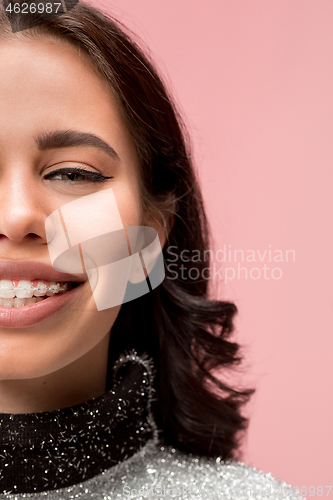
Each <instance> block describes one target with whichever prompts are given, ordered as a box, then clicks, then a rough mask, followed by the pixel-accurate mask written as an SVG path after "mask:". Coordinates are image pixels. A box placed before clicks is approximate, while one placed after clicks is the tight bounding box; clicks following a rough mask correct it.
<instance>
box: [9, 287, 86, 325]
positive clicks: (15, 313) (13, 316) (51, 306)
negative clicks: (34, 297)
mask: <svg viewBox="0 0 333 500" xmlns="http://www.w3.org/2000/svg"><path fill="white" fill-rule="evenodd" d="M82 286H83V284H81V285H79V286H77V287H76V288H72V289H71V290H69V291H68V292H65V293H61V294H58V295H54V296H53V297H48V298H47V299H44V300H41V301H40V302H36V303H35V304H29V305H27V306H20V307H3V306H0V328H1V327H5V328H22V327H25V326H33V325H36V324H38V323H40V322H42V321H44V320H46V319H49V318H50V317H51V316H52V315H53V314H56V313H57V312H58V311H60V310H61V309H62V308H63V307H65V306H66V305H68V304H69V303H70V302H72V300H73V299H74V298H75V297H76V296H77V295H78V294H79V293H80V290H81V289H82Z"/></svg>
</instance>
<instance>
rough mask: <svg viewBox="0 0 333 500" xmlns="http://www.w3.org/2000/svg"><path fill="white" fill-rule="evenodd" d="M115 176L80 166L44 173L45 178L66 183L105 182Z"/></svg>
mask: <svg viewBox="0 0 333 500" xmlns="http://www.w3.org/2000/svg"><path fill="white" fill-rule="evenodd" d="M112 178H113V177H112V176H111V177H106V176H105V175H102V174H100V173H99V172H91V171H90V170H85V169H83V168H80V167H75V168H58V169H57V170H53V171H52V172H49V173H48V174H46V175H44V179H47V180H51V181H58V180H60V181H64V182H66V183H74V182H78V183H80V182H84V181H90V182H104V181H106V180H107V179H112Z"/></svg>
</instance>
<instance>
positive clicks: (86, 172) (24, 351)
mask: <svg viewBox="0 0 333 500" xmlns="http://www.w3.org/2000/svg"><path fill="white" fill-rule="evenodd" d="M69 4H70V2H66V5H67V9H68V12H67V13H63V14H62V15H58V14H57V15H55V12H52V9H55V8H56V7H55V6H56V5H59V4H56V3H50V2H49V3H47V2H45V4H42V3H40V4H38V6H39V5H44V6H45V9H43V10H44V13H41V12H40V13H39V12H38V11H37V12H34V11H32V10H31V5H32V4H31V3H28V4H23V3H22V4H16V5H17V6H19V7H16V10H15V9H14V4H9V2H5V3H4V5H1V9H0V68H1V70H0V89H1V95H0V199H1V205H0V235H1V237H0V279H1V281H0V301H1V304H0V412H1V414H0V422H1V446H0V448H1V452H0V471H1V473H0V492H1V493H2V494H3V497H4V498H6V497H9V498H23V497H24V498H26V497H29V498H30V497H31V498H42V497H44V496H45V495H46V496H47V497H48V498H54V499H64V498H87V499H88V498H98V499H100V498H105V499H106V498H112V499H113V498H151V499H153V498H154V499H155V498H181V499H183V498H199V499H200V498H205V499H206V498H209V499H214V498H237V499H238V500H240V499H243V498H249V497H255V498H274V499H277V498H287V497H288V498H299V497H298V496H297V495H296V494H295V493H294V492H293V491H292V489H291V488H290V487H289V486H287V485H286V484H285V483H281V482H279V481H278V480H277V479H274V478H273V477H271V476H270V474H265V473H263V472H261V471H258V470H256V469H254V468H250V467H248V466H246V465H244V464H243V463H241V462H238V461H237V460H239V455H238V451H237V450H238V447H239V444H240V438H241V435H242V433H243V432H244V430H245V429H246V425H247V420H246V419H245V418H244V417H243V416H242V415H241V412H240V410H241V407H242V405H243V404H244V403H245V402H246V401H247V400H248V398H249V396H250V395H251V394H252V392H253V390H252V389H248V390H242V391H237V390H236V389H235V388H232V387H230V386H229V385H228V384H226V383H223V382H221V381H219V380H217V379H216V378H215V377H214V376H213V375H212V370H213V369H214V370H215V369H217V368H219V369H221V370H222V371H221V373H222V374H223V368H224V367H228V368H230V367H233V365H236V364H237V363H239V362H240V361H241V357H240V356H239V346H238V344H237V343H235V342H232V341H231V340H230V338H229V337H230V334H231V333H232V330H233V325H232V318H233V316H234V314H235V312H236V307H235V306H234V305H233V304H231V303H228V302H222V301H218V300H213V299H211V298H210V297H209V296H208V283H209V276H207V271H205V276H206V279H204V280H201V279H200V280H191V281H189V280H183V279H182V278H181V276H180V275H177V277H176V279H175V272H174V268H173V272H172V273H171V272H170V270H169V269H168V267H166V268H165V278H164V280H163V281H162V283H161V284H159V286H156V287H150V288H151V289H150V291H149V293H141V294H140V293H136V295H135V294H134V295H135V296H136V297H137V298H135V300H127V301H125V300H124V301H123V303H122V304H116V305H114V306H113V307H102V308H98V304H97V302H96V296H94V294H93V293H92V286H91V282H90V280H89V277H90V274H89V272H92V271H89V272H88V269H87V268H85V267H83V271H84V272H79V271H77V269H76V267H75V266H76V264H75V265H74V264H73V268H70V267H69V269H66V270H65V269H62V270H61V271H59V268H57V267H56V266H53V267H52V264H53V261H52V259H51V252H50V238H49V236H48V233H47V228H48V225H47V221H48V220H50V219H49V218H50V216H52V214H55V213H56V214H59V221H61V224H62V226H61V224H60V222H59V225H60V226H61V227H62V229H63V235H64V236H63V237H64V238H65V237H66V238H67V240H65V239H64V241H67V242H69V240H70V237H71V235H70V231H69V229H68V227H67V226H66V224H67V223H68V219H66V217H65V215H64V214H65V213H67V214H71V213H72V212H70V211H69V212H68V210H69V209H68V207H71V208H72V207H77V206H78V202H80V203H82V202H83V205H82V204H81V205H80V207H81V209H82V211H81V212H80V211H79V212H76V219H75V221H76V222H75V224H76V225H75V224H74V226H75V227H74V229H75V230H77V231H78V234H81V233H80V231H81V230H82V231H85V232H86V234H91V235H92V239H93V236H94V234H95V233H94V223H92V222H91V221H92V220H95V222H96V224H97V225H98V224H99V223H100V221H102V222H103V221H104V220H107V217H109V216H110V218H111V219H112V221H114V220H116V219H117V217H119V218H118V219H117V220H120V221H121V224H122V227H123V228H125V232H124V233H123V234H125V235H126V241H127V243H129V233H128V232H127V233H126V229H127V230H128V231H129V228H131V227H133V226H134V227H139V226H140V227H143V226H146V227H151V228H153V229H154V230H155V231H156V233H157V234H158V238H159V242H160V244H161V248H162V249H163V254H164V255H165V253H166V251H167V248H168V247H169V246H171V245H172V246H173V249H174V248H176V249H177V250H178V251H179V252H180V251H181V250H182V249H187V250H189V251H190V252H191V251H193V250H197V251H199V252H200V254H201V255H203V252H204V250H206V249H208V248H209V235H208V224H207V221H206V217H205V212H204V208H203V203H202V197H201V194H200V189H199V187H198V184H197V181H196V177H195V174H194V170H193V166H192V162H191V156H190V153H189V151H188V147H187V145H186V140H185V139H186V131H185V130H184V127H183V125H182V122H181V119H180V117H179V116H178V114H177V111H176V110H175V107H174V105H173V104H172V101H171V99H170V97H169V95H168V93H167V91H166V89H165V88H164V86H163V84H162V82H161V80H160V78H159V77H158V75H157V73H156V71H155V69H154V67H153V65H152V63H151V62H150V61H149V60H148V58H147V57H146V56H145V55H144V54H143V52H142V51H141V50H140V48H139V47H138V46H137V44H136V43H135V42H134V41H133V40H131V39H130V38H129V36H128V35H127V34H126V30H125V29H124V28H123V27H120V25H119V23H117V22H116V21H114V20H113V19H111V18H110V17H108V16H107V15H104V14H102V13H101V12H99V11H98V10H96V9H94V8H92V7H90V6H88V5H87V4H85V3H83V2H80V3H77V2H73V5H72V6H71V5H69ZM10 5H11V6H10ZM24 5H27V7H24ZM47 5H49V6H50V5H51V7H47ZM70 7H72V8H70ZM47 8H48V9H49V12H48V11H47ZM23 9H27V12H26V11H25V12H23ZM29 9H30V10H29ZM38 9H39V10H40V11H41V10H42V9H41V8H39V7H38ZM50 9H51V13H50ZM104 191H105V192H104ZM95 195H96V196H95ZM103 195H105V196H106V195H108V196H109V195H110V199H111V197H112V200H113V201H114V205H113V206H114V212H112V210H110V213H109V214H108V213H106V212H107V211H105V210H102V209H100V206H99V205H98V200H100V199H102V198H101V197H103ZM92 196H93V197H92ZM94 196H95V197H94ZM103 199H104V198H103ZM108 199H109V198H108ZM94 200H97V201H96V205H94V203H95V201H94ZM66 207H67V208H66ZM86 208H87V210H86ZM67 209H68V210H67ZM66 210H67V212H66ZM111 212H112V213H111ZM92 214H93V217H92ZM91 217H92V218H91ZM94 217H95V219H94ZM88 219H89V221H90V222H89V224H90V225H89V224H88V223H87V222H86V221H87V220H88ZM59 238H60V236H59ZM51 239H52V238H51ZM88 239H89V238H88ZM78 241H80V240H78ZM103 242H104V243H105V241H104V240H103ZM103 242H101V241H99V243H98V244H97V243H95V248H92V250H93V251H95V250H96V246H98V245H99V244H101V245H102V243H103ZM104 243H103V244H104ZM104 247H105V245H104ZM104 247H103V248H104ZM73 248H74V247H73ZM75 248H76V249H77V248H80V249H81V250H82V248H81V247H80V246H79V244H78V245H76V246H75ZM107 252H110V254H111V253H112V252H114V248H113V246H112V245H110V247H109V248H107ZM200 254H199V255H200ZM77 255H78V254H77ZM80 255H81V257H82V255H83V254H82V252H81V254H80ZM113 260H114V261H116V263H117V266H118V267H120V266H121V264H120V260H119V263H118V261H117V259H115V258H114V259H113ZM85 262H86V261H85ZM138 262H139V261H138ZM181 265H182V266H186V262H181ZM192 265H193V263H192ZM196 266H197V268H198V270H199V271H200V275H201V272H202V270H203V268H206V267H207V260H206V261H205V262H204V261H202V260H201V261H198V262H197V263H196ZM147 275H148V268H147V271H146V273H145V277H144V280H145V279H146V277H147ZM148 280H149V276H148V279H147V282H148ZM141 281H142V280H141ZM132 282H133V283H132V284H129V285H128V286H129V287H130V286H134V287H135V286H136V285H139V284H140V279H136V280H135V279H133V280H132ZM117 286H118V281H117V282H115V281H112V279H108V280H106V286H105V287H104V288H103V290H102V298H103V294H104V297H106V296H108V294H109V293H110V294H111V293H113V292H114V290H115V289H116V288H117ZM126 293H127V292H126Z"/></svg>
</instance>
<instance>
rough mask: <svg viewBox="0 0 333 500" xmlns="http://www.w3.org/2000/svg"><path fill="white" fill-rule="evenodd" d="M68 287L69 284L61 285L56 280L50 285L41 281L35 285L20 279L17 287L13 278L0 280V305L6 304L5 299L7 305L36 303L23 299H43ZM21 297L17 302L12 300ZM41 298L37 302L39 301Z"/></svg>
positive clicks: (16, 305) (15, 305)
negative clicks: (23, 301)
mask: <svg viewBox="0 0 333 500" xmlns="http://www.w3.org/2000/svg"><path fill="white" fill-rule="evenodd" d="M67 289H68V284H67V283H63V284H62V285H61V286H60V283H56V282H55V281H51V282H50V286H47V285H46V284H45V283H43V282H42V281H40V282H39V283H38V285H37V286H36V287H34V286H33V284H32V283H31V281H28V280H20V281H19V282H18V284H17V287H14V285H13V283H12V281H11V280H0V305H3V306H5V303H4V302H3V301H4V300H5V301H6V304H8V305H6V307H12V305H11V304H13V307H20V306H22V305H25V304H34V303H35V301H34V302H25V303H24V304H23V303H22V302H21V300H28V299H34V298H36V297H37V298H38V299H39V300H42V299H41V297H45V296H47V297H52V296H53V295H55V294H57V293H64V292H66V291H67ZM14 298H15V299H20V300H19V301H16V302H11V301H12V299H14ZM39 300H38V301H37V302H39Z"/></svg>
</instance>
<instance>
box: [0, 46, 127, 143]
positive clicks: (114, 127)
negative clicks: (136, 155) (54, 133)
mask: <svg viewBox="0 0 333 500" xmlns="http://www.w3.org/2000/svg"><path fill="white" fill-rule="evenodd" d="M0 68H1V71H0V88H1V95H0V129H1V130H2V134H1V135H2V136H3V137H4V135H7V139H10V138H11V136H12V135H13V133H14V132H15V135H16V136H17V135H18V134H20V135H22V136H24V137H27V136H28V135H29V134H31V135H33V134H36V132H37V130H36V129H38V132H41V129H42V128H48V129H64V128H65V129H66V128H67V129H71V128H73V129H80V130H83V131H85V132H88V131H94V133H95V134H96V135H98V134H99V135H103V134H104V135H105V134H111V135H112V136H113V138H114V140H116V142H118V143H119V144H120V146H121V147H124V148H127V149H130V150H131V153H133V152H134V149H135V148H134V144H133V141H132V139H131V137H130V134H129V131H128V129H127V126H126V122H125V119H124V117H123V114H122V111H121V108H120V106H119V104H118V101H117V99H116V97H115V95H114V93H113V91H112V89H111V87H110V86H108V85H107V83H106V81H105V80H104V79H103V78H102V77H101V76H100V75H99V74H98V73H97V71H96V70H95V69H94V68H93V66H92V64H91V63H90V61H89V58H88V56H87V55H86V54H85V53H83V52H82V51H80V50H79V49H77V48H76V47H73V46H71V45H69V44H68V43H66V42H63V41H58V40H54V39H51V38H50V39H49V38H38V39H37V38H27V37H25V38H23V37H22V36H18V37H13V38H11V39H9V40H1V41H0ZM88 129H89V130H88ZM0 141H1V136H0Z"/></svg>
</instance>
